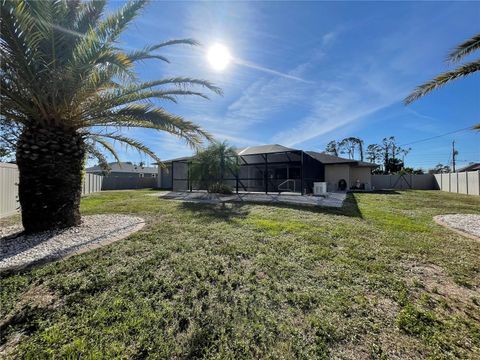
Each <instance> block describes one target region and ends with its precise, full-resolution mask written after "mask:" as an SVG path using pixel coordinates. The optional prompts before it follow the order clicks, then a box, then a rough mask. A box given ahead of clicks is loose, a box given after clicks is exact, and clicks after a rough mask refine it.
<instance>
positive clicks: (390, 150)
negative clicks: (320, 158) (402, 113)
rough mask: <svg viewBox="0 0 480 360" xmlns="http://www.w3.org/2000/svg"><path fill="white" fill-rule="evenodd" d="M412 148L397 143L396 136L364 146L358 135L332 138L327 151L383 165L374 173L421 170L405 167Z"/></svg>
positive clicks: (335, 154) (326, 148)
mask: <svg viewBox="0 0 480 360" xmlns="http://www.w3.org/2000/svg"><path fill="white" fill-rule="evenodd" d="M410 150H411V148H403V147H401V146H400V145H398V144H397V142H396V140H395V137H394V136H390V137H386V138H383V139H382V141H381V143H379V144H370V145H368V146H367V147H366V149H365V147H364V141H363V140H362V139H360V138H357V137H352V136H351V137H347V138H345V139H342V140H339V141H337V140H332V141H330V142H329V143H328V144H327V146H326V147H325V152H326V153H327V154H330V155H334V156H340V155H346V156H347V157H348V158H349V159H356V160H360V161H364V158H365V159H366V160H367V161H369V162H371V163H374V164H379V165H382V168H381V169H375V170H374V173H378V174H393V173H397V172H400V171H408V172H417V173H418V172H421V171H422V170H414V169H412V168H405V166H404V165H405V164H404V158H405V156H406V155H407V154H408V153H409V152H410Z"/></svg>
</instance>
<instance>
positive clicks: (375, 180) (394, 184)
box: [372, 174, 435, 190]
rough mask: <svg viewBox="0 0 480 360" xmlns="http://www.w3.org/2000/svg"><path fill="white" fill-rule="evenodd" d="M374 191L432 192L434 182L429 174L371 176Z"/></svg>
mask: <svg viewBox="0 0 480 360" xmlns="http://www.w3.org/2000/svg"><path fill="white" fill-rule="evenodd" d="M372 185H373V186H374V187H375V189H399V190H403V189H416V190H433V189H434V188H435V181H434V179H433V175H431V174H404V175H397V174H395V175H372Z"/></svg>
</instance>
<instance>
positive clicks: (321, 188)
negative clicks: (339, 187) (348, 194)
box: [313, 182, 327, 195]
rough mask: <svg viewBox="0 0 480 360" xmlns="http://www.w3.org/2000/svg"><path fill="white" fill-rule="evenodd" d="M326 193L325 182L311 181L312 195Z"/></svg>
mask: <svg viewBox="0 0 480 360" xmlns="http://www.w3.org/2000/svg"><path fill="white" fill-rule="evenodd" d="M326 193H327V183H326V182H314V183H313V195H325V194H326Z"/></svg>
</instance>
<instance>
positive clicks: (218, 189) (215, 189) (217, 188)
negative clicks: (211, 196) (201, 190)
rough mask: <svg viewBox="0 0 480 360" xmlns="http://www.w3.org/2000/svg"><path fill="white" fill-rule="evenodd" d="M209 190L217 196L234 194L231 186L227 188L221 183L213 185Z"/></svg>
mask: <svg viewBox="0 0 480 360" xmlns="http://www.w3.org/2000/svg"><path fill="white" fill-rule="evenodd" d="M207 190H208V192H209V193H217V194H226V195H230V194H232V193H233V191H232V188H231V187H230V186H227V185H225V184H222V183H219V182H216V183H213V184H211V185H210V186H209V187H208V189H207Z"/></svg>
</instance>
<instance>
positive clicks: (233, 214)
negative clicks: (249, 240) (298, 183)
mask: <svg viewBox="0 0 480 360" xmlns="http://www.w3.org/2000/svg"><path fill="white" fill-rule="evenodd" d="M252 205H255V206H265V207H275V208H280V209H294V210H299V211H308V212H312V213H319V214H331V215H341V216H348V217H358V218H362V214H361V212H360V210H359V208H358V204H357V200H356V198H355V195H354V194H351V193H348V194H347V197H346V199H345V201H344V202H343V206H342V207H339V208H336V207H327V206H313V205H300V204H288V203H282V202H271V203H265V202H255V201H243V202H234V201H228V202H222V203H218V204H211V203H201V202H182V203H181V205H180V207H181V208H182V209H184V210H188V211H190V212H192V213H194V214H195V216H198V217H200V218H205V219H209V220H223V221H232V220H233V219H243V218H246V217H247V216H248V214H249V212H250V206H252Z"/></svg>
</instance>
